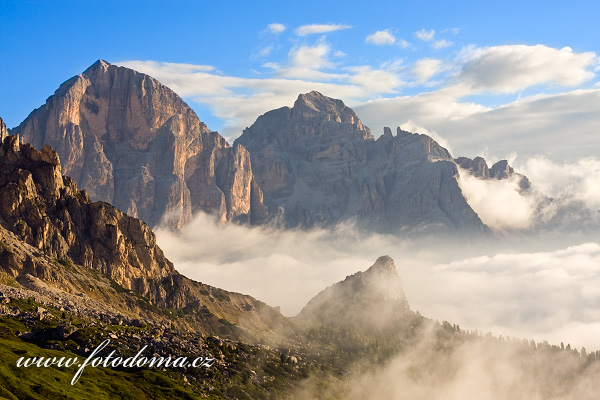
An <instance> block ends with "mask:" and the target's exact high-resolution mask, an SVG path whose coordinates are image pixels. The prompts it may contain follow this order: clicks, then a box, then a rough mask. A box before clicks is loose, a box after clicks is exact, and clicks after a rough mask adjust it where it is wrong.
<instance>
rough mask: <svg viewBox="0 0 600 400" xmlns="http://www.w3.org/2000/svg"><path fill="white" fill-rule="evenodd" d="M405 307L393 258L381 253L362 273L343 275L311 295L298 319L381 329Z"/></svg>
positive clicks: (404, 311) (404, 312)
mask: <svg viewBox="0 0 600 400" xmlns="http://www.w3.org/2000/svg"><path fill="white" fill-rule="evenodd" d="M409 310H410V308H409V304H408V300H407V299H406V296H405V294H404V289H403V288H402V280H401V279H400V277H399V276H398V272H397V270H396V265H395V264H394V260H393V259H392V258H391V257H389V256H382V257H379V258H378V259H377V261H375V264H373V265H372V266H371V267H370V268H369V269H368V270H366V271H365V272H357V273H355V274H353V275H350V276H347V277H346V279H344V280H343V281H341V282H338V283H336V284H334V285H333V286H330V287H328V288H327V289H325V290H323V291H322V292H320V293H319V294H318V295H316V296H315V297H313V298H312V299H311V300H310V301H309V302H308V304H307V305H306V306H305V307H304V308H303V309H302V311H301V312H300V314H299V315H298V318H299V319H301V320H309V321H320V322H325V323H327V324H329V325H333V326H346V327H348V326H354V325H356V326H362V327H369V328H376V329H382V328H385V327H388V326H389V325H390V324H393V323H395V322H397V320H399V319H403V318H404V317H405V316H406V315H408V314H410V311H409Z"/></svg>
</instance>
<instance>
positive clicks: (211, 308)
mask: <svg viewBox="0 0 600 400" xmlns="http://www.w3.org/2000/svg"><path fill="white" fill-rule="evenodd" d="M236 162H238V161H236ZM224 174H225V175H226V176H228V175H227V173H224ZM0 228H1V229H0V230H1V231H2V232H0V233H2V235H1V236H2V246H1V248H0V261H1V263H0V272H3V273H4V274H7V275H8V276H10V277H14V278H18V279H20V278H23V277H24V276H25V275H27V274H29V275H33V276H34V277H36V278H39V279H42V280H44V281H45V282H47V283H51V284H53V285H55V286H60V287H62V286H63V285H64V284H65V281H66V280H68V279H70V280H72V281H74V282H81V279H80V278H79V277H80V275H82V274H86V273H87V274H88V275H89V271H95V272H96V273H100V274H101V275H98V276H97V277H96V278H97V279H95V280H94V279H92V280H93V281H94V284H93V285H91V284H90V285H89V288H93V287H95V286H98V285H97V283H98V282H97V281H98V280H100V279H101V277H106V278H107V279H108V280H109V281H110V282H113V283H114V284H116V285H118V286H117V287H120V288H122V289H121V291H126V292H129V291H132V292H134V293H136V294H137V296H142V298H143V299H144V301H145V302H147V303H148V304H149V306H148V307H149V309H150V310H155V311H154V312H155V313H156V312H159V311H160V310H161V309H164V308H167V309H175V310H182V311H185V312H186V318H187V319H188V320H189V321H190V322H195V323H196V325H195V328H196V329H199V330H200V331H203V332H205V333H210V332H212V333H215V332H219V329H218V327H219V326H222V325H223V323H224V322H223V321H225V320H226V321H228V323H230V324H231V323H233V324H239V325H240V326H242V327H245V328H247V329H250V330H262V331H264V330H269V329H271V328H272V327H273V326H274V325H273V324H275V325H282V324H283V325H285V319H284V318H283V317H282V316H281V314H279V313H278V312H276V311H275V310H274V309H272V308H270V307H268V306H266V305H265V304H264V303H261V302H259V301H257V300H255V299H253V298H251V297H250V296H244V295H240V294H237V293H230V292H226V291H224V290H221V289H217V288H214V287H210V286H208V285H205V284H202V283H198V282H194V281H192V280H190V279H188V278H186V277H184V276H182V275H180V274H179V273H177V271H175V269H174V267H173V264H172V263H171V262H170V261H169V260H167V259H166V258H165V256H164V254H163V252H162V250H161V249H160V248H159V247H158V245H157V244H156V237H155V235H154V233H153V232H152V231H151V230H150V228H149V227H148V226H147V225H146V224H145V223H144V222H142V221H140V220H139V219H137V218H133V217H131V216H128V215H126V214H124V213H123V212H121V211H119V210H118V209H116V208H115V207H113V206H111V205H110V204H108V203H105V202H91V201H90V200H89V198H88V195H87V193H86V192H85V191H84V190H81V191H80V190H79V189H78V188H77V185H76V184H75V182H74V181H73V180H72V179H71V178H69V177H68V176H63V175H62V173H61V165H60V162H59V157H58V155H57V153H56V152H55V151H54V150H53V149H52V148H51V147H50V146H48V145H45V146H44V147H43V148H42V150H41V151H38V150H36V149H35V148H34V147H33V146H32V145H30V144H23V143H20V142H19V138H18V136H8V137H6V138H5V139H4V141H3V142H2V143H1V144H0ZM4 231H6V232H4ZM5 240H6V242H5ZM19 241H20V242H21V243H19ZM23 249H25V250H23ZM27 249H29V250H27ZM48 260H56V264H54V263H52V262H48ZM57 268H58V270H57ZM86 271H87V272H86ZM67 275H69V278H68V279H67V278H66V276H67ZM92 277H93V274H92ZM103 279H105V278H103ZM88 280H89V279H88ZM100 286H101V285H100ZM100 286H98V287H100ZM79 287H81V285H79ZM89 288H87V285H86V288H84V290H87V291H89V290H90V289H89ZM92 291H93V290H92ZM96 292H97V291H96ZM117 292H118V291H117ZM100 295H102V293H100ZM120 302H121V300H119V299H117V300H114V299H113V301H109V303H108V305H112V306H116V304H117V303H120ZM134 304H137V303H134ZM130 308H131V307H125V310H126V311H128V310H129V309H130ZM159 317H160V318H164V315H160V312H159V315H158V316H156V315H154V318H159ZM221 320H223V321H221Z"/></svg>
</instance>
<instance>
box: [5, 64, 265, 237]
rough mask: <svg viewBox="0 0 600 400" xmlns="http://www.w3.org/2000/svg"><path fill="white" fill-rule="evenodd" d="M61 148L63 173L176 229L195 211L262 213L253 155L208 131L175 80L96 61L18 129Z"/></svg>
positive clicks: (224, 216) (252, 216)
mask: <svg viewBox="0 0 600 400" xmlns="http://www.w3.org/2000/svg"><path fill="white" fill-rule="evenodd" d="M12 133H13V134H14V133H18V134H20V135H21V137H22V138H23V141H24V142H29V143H32V144H33V145H34V146H35V147H36V148H38V149H41V148H42V147H43V146H44V145H45V144H48V145H50V146H52V148H54V149H56V151H57V153H58V155H59V156H60V159H61V163H62V165H63V172H64V173H65V174H66V175H69V176H71V177H72V178H73V179H74V180H75V182H76V183H77V184H78V186H79V187H81V188H83V189H85V190H86V191H87V193H88V194H89V196H90V198H91V199H92V200H102V201H106V202H109V203H111V204H113V205H115V206H116V207H118V208H119V209H120V210H122V211H124V212H126V213H128V214H129V215H132V216H135V217H138V218H140V219H142V220H143V221H144V222H146V223H148V224H149V225H151V226H154V225H156V224H158V223H159V222H161V220H162V219H163V218H166V219H168V222H169V224H170V225H171V226H172V227H174V228H180V227H181V226H182V225H183V224H185V222H187V221H188V220H189V219H190V218H191V216H192V215H193V213H194V212H197V211H205V212H209V213H211V214H215V215H217V217H218V218H219V219H220V220H221V221H226V220H238V221H252V222H256V221H260V220H261V219H263V218H264V217H265V209H264V206H263V205H262V193H261V191H260V189H259V187H258V185H256V182H255V181H254V177H253V174H252V169H251V165H250V157H249V154H248V153H247V151H246V150H245V149H244V148H243V147H241V146H234V147H230V146H229V144H228V143H227V142H226V141H225V139H224V138H223V137H222V136H220V135H219V134H218V133H217V132H212V131H210V130H209V129H208V128H207V127H206V125H205V124H204V123H202V122H201V121H200V120H199V118H198V116H197V115H196V114H195V112H194V111H193V110H192V109H191V108H190V107H189V106H188V105H187V104H186V103H185V102H184V101H183V100H182V99H181V98H180V97H179V96H178V95H177V94H175V93H174V92H173V91H172V90H171V89H169V88H167V87H166V86H164V85H162V84H161V83H160V82H158V81H157V80H155V79H153V78H152V77H150V76H148V75H145V74H142V73H139V72H136V71H134V70H131V69H128V68H123V67H117V66H114V65H111V64H109V63H107V62H105V61H103V60H99V61H97V62H96V63H94V64H93V65H92V66H91V67H89V68H88V69H87V70H86V71H85V72H83V73H82V74H80V75H77V76H75V77H73V78H71V79H69V80H68V81H66V82H65V83H63V84H62V85H61V86H60V88H59V89H58V90H57V91H56V92H55V93H54V95H53V96H51V97H49V98H48V100H47V101H46V104H45V105H43V106H42V107H40V108H38V109H36V110H34V111H33V112H32V113H31V114H30V115H29V116H28V117H27V119H26V120H25V121H23V122H22V123H21V124H20V125H19V126H18V127H16V128H15V129H14V130H12Z"/></svg>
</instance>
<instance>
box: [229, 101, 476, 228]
mask: <svg viewBox="0 0 600 400" xmlns="http://www.w3.org/2000/svg"><path fill="white" fill-rule="evenodd" d="M235 143H236V145H238V144H241V145H243V146H244V147H245V148H246V149H248V152H249V153H250V156H251V161H252V166H253V172H254V175H255V179H256V181H257V182H258V185H259V186H260V187H261V189H262V190H263V192H264V193H265V198H266V199H267V200H268V201H269V202H271V203H272V204H273V209H274V210H273V211H274V212H275V211H276V210H282V211H283V215H284V219H285V221H286V223H287V225H288V226H302V227H310V226H313V225H326V224H334V223H338V222H341V221H345V220H349V219H357V220H358V221H359V222H360V223H361V224H362V225H364V226H366V227H368V228H371V229H375V230H378V231H384V232H393V233H398V232H406V231H408V232H411V233H412V232H420V231H424V232H427V233H432V232H457V231H460V232H463V233H483V232H487V231H488V229H487V227H486V226H485V225H484V224H483V223H482V222H481V220H480V219H479V217H478V216H477V214H476V213H475V212H474V211H473V210H472V209H471V207H470V206H469V205H468V204H467V202H466V200H465V198H464V197H463V195H462V192H461V190H460V187H459V186H458V183H457V180H456V175H457V174H458V170H457V167H456V164H455V162H454V159H453V158H452V156H451V155H450V153H449V152H448V151H447V150H446V149H445V148H443V147H442V146H440V145H439V144H438V143H437V142H435V141H434V140H433V139H431V138H430V137H428V136H426V135H420V134H413V133H410V132H405V131H403V130H401V129H400V128H398V129H397V131H396V135H393V134H392V131H391V130H390V129H389V128H385V129H384V134H383V135H382V136H381V137H379V138H378V139H377V140H375V139H374V138H373V136H372V135H371V132H370V130H369V129H368V128H367V127H365V126H364V125H363V124H362V122H361V121H360V119H359V118H358V117H357V115H356V114H355V113H354V111H352V110H351V109H350V108H348V107H347V106H345V105H344V103H343V102H342V101H341V100H335V99H331V98H329V97H326V96H323V95H322V94H320V93H318V92H314V91H313V92H310V93H307V94H302V95H300V96H299V97H298V99H297V100H296V102H295V103H294V106H293V107H292V108H289V107H283V108H280V109H277V110H273V111H269V112H267V113H266V114H264V115H262V116H260V117H259V118H258V119H257V120H256V122H255V123H254V124H253V125H252V126H251V127H249V128H247V129H245V130H244V132H243V134H242V135H241V136H240V137H239V138H238V139H237V140H236V141H235Z"/></svg>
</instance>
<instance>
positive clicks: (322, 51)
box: [289, 41, 333, 69]
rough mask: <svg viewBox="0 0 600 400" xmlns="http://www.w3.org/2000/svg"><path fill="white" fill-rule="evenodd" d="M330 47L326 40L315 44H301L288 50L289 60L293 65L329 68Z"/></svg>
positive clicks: (330, 64) (330, 65)
mask: <svg viewBox="0 0 600 400" xmlns="http://www.w3.org/2000/svg"><path fill="white" fill-rule="evenodd" d="M330 52H331V47H330V46H329V44H328V43H326V42H323V41H321V42H319V43H317V44H316V45H315V46H307V45H301V46H300V47H296V48H293V49H291V50H290V53H289V56H290V61H291V63H292V65H293V66H294V67H300V68H311V69H322V68H331V67H332V66H333V64H332V63H331V62H330V61H329V53H330Z"/></svg>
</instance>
